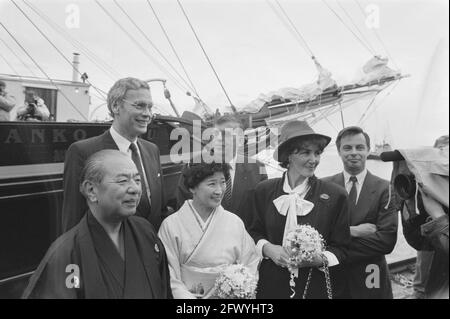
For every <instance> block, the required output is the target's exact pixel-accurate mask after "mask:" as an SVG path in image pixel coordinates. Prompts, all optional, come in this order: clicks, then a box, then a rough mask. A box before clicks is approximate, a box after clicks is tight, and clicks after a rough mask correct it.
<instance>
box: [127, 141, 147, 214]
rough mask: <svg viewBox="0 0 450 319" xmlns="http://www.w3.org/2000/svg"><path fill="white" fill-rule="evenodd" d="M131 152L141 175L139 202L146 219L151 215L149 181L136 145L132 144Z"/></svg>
mask: <svg viewBox="0 0 450 319" xmlns="http://www.w3.org/2000/svg"><path fill="white" fill-rule="evenodd" d="M130 150H131V159H132V160H133V162H134V164H136V168H137V170H138V172H139V175H141V188H142V195H141V201H140V202H139V206H141V207H142V213H143V215H144V216H145V217H146V216H148V215H149V214H150V192H149V190H148V188H147V179H146V178H145V174H144V171H143V169H142V162H141V157H140V156H139V153H138V150H137V147H136V144H134V143H131V144H130ZM142 213H141V214H142Z"/></svg>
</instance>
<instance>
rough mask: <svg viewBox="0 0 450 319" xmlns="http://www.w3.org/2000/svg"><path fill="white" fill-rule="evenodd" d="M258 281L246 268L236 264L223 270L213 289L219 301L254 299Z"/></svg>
mask: <svg viewBox="0 0 450 319" xmlns="http://www.w3.org/2000/svg"><path fill="white" fill-rule="evenodd" d="M257 283H258V279H257V278H256V275H255V274H253V273H252V272H251V271H250V270H249V269H248V268H247V267H245V266H243V265H241V264H236V265H229V266H226V267H225V268H224V270H223V271H222V272H221V273H220V275H219V277H217V279H216V283H215V285H214V289H215V291H216V295H217V297H218V298H220V299H255V297H256V286H257Z"/></svg>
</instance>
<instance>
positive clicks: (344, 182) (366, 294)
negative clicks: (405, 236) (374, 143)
mask: <svg viewBox="0 0 450 319" xmlns="http://www.w3.org/2000/svg"><path fill="white" fill-rule="evenodd" d="M336 146H337V149H338V153H339V156H340V157H341V159H342V162H343V164H344V171H343V172H342V173H339V174H337V175H334V176H331V177H327V178H325V179H324V180H327V181H331V182H334V183H336V184H338V185H340V186H342V187H344V188H345V189H346V190H347V192H348V194H349V198H348V201H349V216H350V234H351V243H350V245H349V248H348V256H347V259H346V262H345V264H343V265H341V268H342V269H341V274H342V276H344V277H345V278H343V279H344V280H345V281H346V282H347V291H346V297H348V298H360V299H392V298H393V295H392V287H391V282H390V278H389V269H388V267H387V263H386V258H385V255H386V254H389V253H390V252H391V251H392V250H393V249H394V246H395V243H396V241H397V226H398V216H397V212H396V211H395V206H394V201H393V200H392V199H390V198H389V197H390V192H389V182H388V181H386V180H383V179H381V178H379V177H377V176H375V175H373V174H371V173H370V172H369V171H368V170H367V168H366V160H367V156H368V155H369V151H370V138H369V136H368V135H367V133H365V132H364V131H363V130H362V129H361V128H359V127H356V126H351V127H347V128H344V129H343V130H342V131H340V132H339V134H338V136H337V138H336Z"/></svg>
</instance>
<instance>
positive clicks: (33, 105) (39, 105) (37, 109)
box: [17, 91, 50, 121]
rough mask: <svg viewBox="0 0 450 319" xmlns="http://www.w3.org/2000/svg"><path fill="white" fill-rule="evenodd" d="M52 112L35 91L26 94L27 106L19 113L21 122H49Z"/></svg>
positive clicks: (18, 116) (18, 117)
mask: <svg viewBox="0 0 450 319" xmlns="http://www.w3.org/2000/svg"><path fill="white" fill-rule="evenodd" d="M49 117H50V111H49V110H48V108H47V106H46V105H45V103H44V100H43V99H41V98H40V97H39V96H37V95H36V93H35V92H34V91H26V92H25V105H24V106H22V107H21V108H20V109H19V110H18V111H17V119H18V120H19V121H48V119H49Z"/></svg>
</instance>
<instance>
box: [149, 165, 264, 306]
mask: <svg viewBox="0 0 450 319" xmlns="http://www.w3.org/2000/svg"><path fill="white" fill-rule="evenodd" d="M229 170H230V166H229V165H228V164H219V163H209V164H206V163H199V164H190V165H189V166H188V167H187V168H186V169H185V171H184V172H183V175H184V183H185V186H186V187H187V189H189V190H190V191H191V192H192V194H193V199H192V200H186V201H185V202H184V205H183V206H182V207H181V208H180V209H179V210H178V211H177V212H175V213H174V214H172V215H170V216H169V217H167V218H166V219H165V220H164V221H163V223H162V225H161V228H160V230H159V233H158V236H159V237H160V238H161V241H162V242H163V244H164V246H165V248H166V253H167V258H168V262H169V271H170V285H171V288H172V293H173V296H174V298H175V299H191V298H210V297H214V289H213V288H214V283H215V280H216V278H217V277H218V275H219V274H220V272H221V270H222V269H223V267H224V266H226V265H230V264H243V265H244V266H247V267H248V268H250V270H251V271H252V272H254V273H255V275H256V273H257V266H258V264H259V260H260V258H259V257H258V255H257V254H256V248H255V243H254V241H253V239H252V238H251V237H250V235H249V234H248V233H247V231H246V230H245V227H244V223H243V222H242V220H241V219H240V218H239V217H238V216H237V215H235V214H233V213H231V212H229V211H226V210H224V209H223V207H222V206H221V205H220V203H221V201H222V198H223V196H224V193H225V189H226V180H227V179H228V178H230V173H229Z"/></svg>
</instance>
